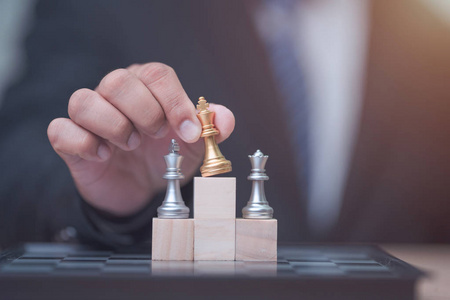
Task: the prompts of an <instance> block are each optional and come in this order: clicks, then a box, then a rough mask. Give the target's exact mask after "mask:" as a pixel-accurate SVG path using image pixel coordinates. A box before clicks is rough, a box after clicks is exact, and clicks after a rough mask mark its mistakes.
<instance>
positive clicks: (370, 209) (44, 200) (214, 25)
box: [0, 0, 450, 245]
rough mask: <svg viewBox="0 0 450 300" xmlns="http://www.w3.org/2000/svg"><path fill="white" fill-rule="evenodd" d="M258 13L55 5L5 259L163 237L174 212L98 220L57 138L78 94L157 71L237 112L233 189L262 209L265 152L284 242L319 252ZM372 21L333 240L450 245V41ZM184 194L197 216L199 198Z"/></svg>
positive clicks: (10, 158) (13, 185)
mask: <svg viewBox="0 0 450 300" xmlns="http://www.w3.org/2000/svg"><path fill="white" fill-rule="evenodd" d="M251 5H252V3H251V1H246V2H244V1H207V0H204V1H200V0H195V1H118V0H117V1H112V0H108V1H106V0H105V1H100V0H99V1H81V0H73V1H56V0H45V1H41V2H40V3H39V4H38V6H37V9H36V20H35V22H34V26H33V29H32V32H31V33H30V35H29V37H28V39H27V41H26V49H27V55H28V60H27V65H28V72H27V74H26V76H25V77H24V78H23V79H22V80H21V81H20V82H19V83H17V84H16V85H15V86H13V87H12V88H11V89H10V90H9V92H8V94H7V98H6V102H5V103H4V106H3V107H2V109H1V111H0V143H1V151H0V162H1V182H2V184H1V185H0V197H1V201H0V205H1V206H0V228H2V230H1V231H0V234H1V238H0V241H1V243H2V245H9V244H12V243H17V242H19V241H24V240H50V239H52V238H54V237H55V235H57V233H58V232H59V231H60V230H61V229H64V228H66V227H67V226H72V227H75V228H76V229H77V231H78V234H79V238H80V239H82V240H85V241H90V242H93V241H96V242H100V243H102V244H109V245H111V244H120V243H121V242H123V243H130V242H134V241H136V239H142V238H145V237H149V234H150V226H151V225H150V220H151V217H152V216H153V215H154V214H155V209H156V207H157V206H158V205H159V204H160V200H155V201H153V202H152V204H151V205H149V207H147V209H146V210H145V212H142V213H141V214H140V215H139V216H136V218H128V219H114V218H110V217H108V216H105V215H102V214H99V216H95V215H96V212H93V211H92V209H91V208H89V207H86V205H85V204H83V202H82V201H80V199H79V197H78V196H77V194H76V191H75V188H74V185H73V183H72V180H71V178H70V175H69V172H68V170H67V168H66V167H65V165H64V163H63V162H62V160H61V159H59V158H58V156H57V155H56V154H55V153H54V152H53V151H52V149H51V147H50V145H49V143H48V141H47V138H46V128H47V126H48V123H49V122H50V121H51V120H52V119H53V118H55V117H59V116H66V115H67V112H66V111H67V102H68V99H69V97H70V94H71V93H72V92H73V91H75V90H76V89H78V88H81V87H89V88H94V87H95V86H96V84H97V83H98V82H99V80H100V79H101V78H102V77H103V76H104V75H105V74H106V73H107V72H109V71H111V70H113V69H115V68H119V67H126V66H128V65H130V64H132V63H136V62H148V61H160V62H163V63H166V64H168V65H170V66H172V67H173V68H174V69H175V70H176V72H177V74H178V76H179V77H180V80H181V82H182V84H183V85H184V87H185V89H186V91H187V93H188V95H189V96H190V97H191V99H192V100H194V101H195V99H196V98H197V97H199V96H205V97H206V98H207V99H209V100H210V101H211V102H216V103H221V104H224V105H226V106H228V107H229V108H230V109H231V110H232V111H233V112H234V114H235V117H236V129H235V132H234V133H233V134H232V136H231V137H230V139H229V140H227V141H226V142H224V143H223V144H222V145H221V146H220V147H221V150H222V152H223V153H224V155H225V156H226V157H227V158H228V159H230V160H231V161H232V162H233V172H232V173H231V174H230V176H236V177H237V215H238V216H240V210H241V208H242V207H243V206H244V205H245V203H246V201H247V200H248V197H249V195H250V188H251V185H250V183H249V182H248V181H247V180H246V177H247V175H248V174H249V172H250V164H249V161H248V158H247V155H248V154H251V153H253V152H254V151H255V150H256V149H261V150H262V151H263V152H264V153H267V154H269V155H270V159H269V161H268V164H267V166H266V167H267V173H268V175H269V177H270V181H269V182H268V184H267V185H266V194H267V198H268V200H269V202H270V204H271V206H272V207H273V208H274V210H275V217H276V218H277V219H278V220H279V240H280V241H316V240H318V238H317V237H314V236H313V235H311V234H310V231H309V229H308V227H307V224H306V218H305V213H306V207H305V205H306V202H305V199H304V196H303V194H302V190H301V189H300V188H299V187H298V186H297V185H296V182H297V179H296V176H297V174H299V170H296V169H295V167H294V163H293V156H294V155H295V153H296V150H295V149H294V148H293V145H292V144H291V139H290V136H289V135H290V133H289V130H288V128H286V126H287V124H286V122H285V116H284V114H283V111H282V109H281V108H280V107H281V101H282V99H281V97H280V96H279V94H278V91H277V90H276V88H275V84H274V81H273V78H272V77H271V71H270V69H269V66H268V64H267V58H266V53H265V51H264V48H263V47H262V44H261V42H260V41H259V40H258V38H257V35H256V33H255V30H254V28H253V27H252V22H251V20H250V18H249V16H248V6H251ZM370 17H371V34H370V41H369V54H368V60H367V72H366V80H365V97H364V105H363V112H362V116H361V122H360V123H361V127H360V130H359V134H358V138H357V142H356V147H355V149H354V156H353V160H352V163H351V172H350V176H349V180H348V182H347V186H346V192H345V196H344V201H343V205H342V210H341V214H340V216H341V217H340V219H339V222H338V224H337V225H336V226H335V227H334V228H333V230H332V232H330V234H329V235H328V236H326V237H322V238H321V239H320V240H324V241H372V242H382V241H383V242H404V241H405V242H406V241H408V242H413V241H414V242H419V241H422V242H447V241H449V240H450V222H449V221H448V216H449V215H450V205H449V204H448V203H447V202H448V201H450V155H449V153H450V151H449V146H450V134H449V133H450V130H449V129H450V118H449V116H450V104H449V101H450V88H449V82H450V54H449V53H450V35H449V33H450V32H449V29H448V27H447V26H446V25H444V24H442V23H441V22H440V21H439V20H438V19H436V18H435V17H434V16H433V15H432V14H431V13H430V12H428V11H427V10H426V9H425V8H424V7H421V5H420V4H419V3H418V2H415V1H410V2H408V3H401V2H400V1H390V0H379V1H373V4H372V8H371V16H370ZM330 51H331V50H330ZM323 184H324V188H326V182H324V183H323ZM184 192H185V193H184V195H185V200H186V201H187V202H191V200H190V199H189V198H190V197H192V189H190V187H189V186H188V187H187V188H186V189H185V191H184ZM137 219H139V222H138V224H137V225H136V220H137ZM103 221H105V222H109V223H110V224H114V226H115V225H117V224H118V226H117V227H116V228H117V231H118V232H119V234H118V235H114V234H113V233H105V231H104V230H103V229H102V226H101V222H103ZM122 225H124V226H122ZM128 225H129V226H128ZM124 228H125V229H124ZM136 232H139V234H138V235H137V234H136ZM130 237H131V239H130ZM120 238H122V240H121V239H120ZM111 241H114V242H113V243H112V242H111Z"/></svg>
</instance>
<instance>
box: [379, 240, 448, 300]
mask: <svg viewBox="0 0 450 300" xmlns="http://www.w3.org/2000/svg"><path fill="white" fill-rule="evenodd" d="M382 248H383V249H384V250H385V251H387V252H389V253H390V254H392V255H395V256H396V257H398V258H400V259H402V260H404V261H405V262H407V263H409V264H411V265H413V266H415V267H417V268H420V269H421V270H423V271H425V272H426V273H427V276H425V277H422V278H421V279H420V280H419V282H418V284H417V293H416V294H417V300H447V299H450V245H445V244H444V245H443V244H395V245H394V244H391V245H382Z"/></svg>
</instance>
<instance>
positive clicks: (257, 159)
mask: <svg viewBox="0 0 450 300" xmlns="http://www.w3.org/2000/svg"><path fill="white" fill-rule="evenodd" d="M248 157H249V158H250V162H251V164H252V171H251V174H250V175H249V176H248V177H247V179H248V180H252V181H253V186H252V194H251V195H250V200H249V201H248V202H247V206H245V207H244V208H243V209H242V216H243V217H244V219H272V217H273V208H272V207H270V206H269V202H267V199H266V194H265V192H264V181H266V180H269V176H267V175H266V173H265V172H266V170H265V169H264V167H265V166H266V162H267V159H268V158H269V156H268V155H264V154H263V153H262V152H261V151H260V150H257V151H256V152H255V154H253V155H249V156H248Z"/></svg>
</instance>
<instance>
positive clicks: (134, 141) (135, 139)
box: [127, 131, 141, 149]
mask: <svg viewBox="0 0 450 300" xmlns="http://www.w3.org/2000/svg"><path fill="white" fill-rule="evenodd" d="M140 143H141V136H140V135H139V133H138V132H137V131H133V132H132V133H131V135H130V137H129V138H128V142H127V145H128V147H129V148H130V149H135V148H137V146H139V144H140Z"/></svg>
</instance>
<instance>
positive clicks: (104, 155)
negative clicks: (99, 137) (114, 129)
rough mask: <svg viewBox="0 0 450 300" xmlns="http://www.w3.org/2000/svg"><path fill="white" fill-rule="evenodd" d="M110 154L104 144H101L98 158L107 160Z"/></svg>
mask: <svg viewBox="0 0 450 300" xmlns="http://www.w3.org/2000/svg"><path fill="white" fill-rule="evenodd" d="M110 154H111V150H109V147H108V146H106V145H104V144H101V145H100V146H99V147H98V149H97V156H98V157H100V159H101V160H107V159H108V158H109V155H110Z"/></svg>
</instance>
